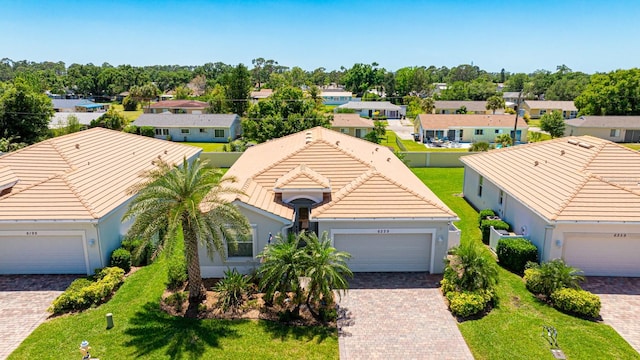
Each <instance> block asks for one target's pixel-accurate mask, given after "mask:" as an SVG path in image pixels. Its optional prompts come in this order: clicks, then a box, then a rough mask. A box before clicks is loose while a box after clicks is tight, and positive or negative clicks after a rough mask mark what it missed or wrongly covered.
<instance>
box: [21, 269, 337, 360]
mask: <svg viewBox="0 0 640 360" xmlns="http://www.w3.org/2000/svg"><path fill="white" fill-rule="evenodd" d="M165 281H166V270H165V268H164V267H163V264H162V262H160V263H156V264H154V265H151V266H147V267H145V268H143V269H141V270H139V271H138V272H136V273H135V274H133V275H131V276H130V277H129V278H128V279H127V280H126V281H125V283H124V285H123V286H122V287H121V288H120V289H119V290H118V292H117V293H116V295H115V296H114V297H113V298H112V299H111V300H110V301H109V302H108V303H106V304H104V305H102V306H100V307H97V308H94V309H90V310H88V311H85V312H83V313H79V314H73V315H68V316H62V317H58V318H55V319H52V320H49V321H47V322H45V323H44V324H42V325H41V326H40V327H38V328H37V329H36V330H35V331H34V332H33V333H32V334H31V335H30V336H29V337H28V338H27V339H26V340H25V341H24V342H23V343H22V344H21V345H20V347H19V348H18V349H17V350H16V351H14V352H13V353H12V354H11V356H9V359H12V360H14V359H75V358H78V359H79V358H80V352H79V350H78V348H79V346H80V342H82V341H83V340H88V341H89V343H90V346H91V348H92V350H91V355H92V356H93V357H96V358H101V359H337V358H338V339H337V331H336V329H330V328H321V327H289V326H283V325H280V324H277V323H273V322H268V321H261V320H260V321H252V320H238V321H224V320H194V319H185V318H178V317H172V316H169V315H167V314H166V313H164V312H162V311H160V309H159V301H160V297H161V295H162V292H163V290H164V288H165V286H164V283H165ZM107 313H113V320H114V323H115V327H114V328H112V329H110V330H106V322H105V314H107Z"/></svg>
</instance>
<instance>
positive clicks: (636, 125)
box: [565, 115, 640, 129]
mask: <svg viewBox="0 0 640 360" xmlns="http://www.w3.org/2000/svg"><path fill="white" fill-rule="evenodd" d="M565 124H567V125H568V126H575V127H593V128H611V129H613V128H625V129H640V116H632V115H630V116H581V117H579V118H575V119H570V120H566V121H565Z"/></svg>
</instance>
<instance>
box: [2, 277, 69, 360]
mask: <svg viewBox="0 0 640 360" xmlns="http://www.w3.org/2000/svg"><path fill="white" fill-rule="evenodd" d="M76 277H77V276H72V275H71V276H70V275H0V339H1V341H0V359H6V358H7V357H8V356H9V354H11V352H12V351H13V350H15V349H16V348H17V347H18V345H20V343H21V342H22V340H24V339H25V338H26V337H27V336H29V334H31V332H32V331H33V330H34V329H35V328H36V327H38V325H40V324H41V323H42V322H43V321H44V320H46V319H47V317H48V316H49V313H47V308H48V307H49V305H50V304H51V302H52V301H53V300H54V299H55V298H56V297H57V296H58V295H59V294H60V293H61V292H62V291H64V289H66V288H67V286H69V284H71V281H73V279H75V278H76Z"/></svg>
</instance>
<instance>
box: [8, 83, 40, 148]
mask: <svg viewBox="0 0 640 360" xmlns="http://www.w3.org/2000/svg"><path fill="white" fill-rule="evenodd" d="M52 116H53V105H52V103H51V99H49V98H48V97H47V96H46V95H45V94H43V93H42V92H40V91H38V90H37V89H34V88H33V87H32V85H30V84H29V83H28V82H27V81H25V80H24V79H23V78H20V77H17V78H15V79H14V81H13V83H9V84H6V85H4V86H2V85H1V84H0V137H3V138H5V139H15V140H18V141H19V142H24V143H26V144H33V143H35V142H38V141H40V140H42V139H43V138H45V137H47V136H48V135H49V121H50V119H51V117H52Z"/></svg>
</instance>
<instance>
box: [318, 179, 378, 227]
mask: <svg viewBox="0 0 640 360" xmlns="http://www.w3.org/2000/svg"><path fill="white" fill-rule="evenodd" d="M376 173H378V170H376V169H375V168H372V169H369V170H367V171H365V172H363V173H362V174H360V176H358V177H357V178H355V179H353V180H351V182H350V183H348V184H346V185H345V186H343V187H342V188H341V189H340V190H339V191H338V192H337V193H336V195H335V196H334V197H333V198H332V199H331V201H329V202H328V203H326V204H324V205H322V206H320V207H318V208H317V209H316V211H317V213H316V214H314V216H318V215H321V214H322V213H323V212H325V211H327V210H328V209H329V208H331V207H332V206H333V205H335V203H337V202H338V201H340V200H342V199H344V198H345V197H346V196H347V195H349V194H351V193H352V192H353V191H354V190H355V189H357V188H358V187H360V185H362V184H363V183H364V182H365V181H367V180H369V179H371V178H372V177H373V176H375V175H376Z"/></svg>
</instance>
